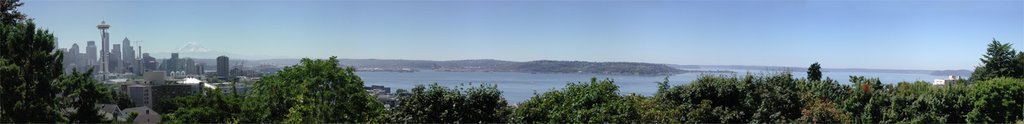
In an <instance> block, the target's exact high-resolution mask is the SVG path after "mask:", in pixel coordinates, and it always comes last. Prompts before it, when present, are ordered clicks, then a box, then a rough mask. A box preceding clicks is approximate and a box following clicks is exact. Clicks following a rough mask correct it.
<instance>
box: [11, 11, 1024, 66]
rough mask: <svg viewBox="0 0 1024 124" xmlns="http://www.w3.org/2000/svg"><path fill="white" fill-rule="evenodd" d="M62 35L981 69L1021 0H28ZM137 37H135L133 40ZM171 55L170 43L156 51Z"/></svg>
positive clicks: (305, 49)
mask: <svg viewBox="0 0 1024 124" xmlns="http://www.w3.org/2000/svg"><path fill="white" fill-rule="evenodd" d="M25 3H26V4H25V6H23V7H21V8H19V10H21V11H23V12H24V13H26V14H28V15H29V16H30V17H32V18H35V22H36V23H37V24H38V25H40V26H41V27H43V28H46V29H49V30H50V31H51V32H53V33H55V35H56V36H57V38H58V39H59V42H60V43H61V44H60V47H69V46H70V45H71V44H72V43H78V44H80V45H81V46H82V47H84V44H85V42H86V41H89V40H94V41H97V44H98V43H99V42H98V41H99V39H100V36H99V35H100V33H99V31H98V30H97V29H96V28H95V26H96V25H97V24H99V22H100V21H102V20H106V21H107V22H108V23H109V24H110V25H111V26H112V27H111V28H110V33H111V37H112V38H111V39H112V44H114V43H120V41H121V39H123V38H125V37H128V38H129V39H131V40H141V41H143V43H142V44H143V45H144V46H143V47H144V50H145V52H173V51H175V50H176V49H177V48H178V47H181V46H183V45H185V44H186V43H187V42H196V43H199V44H201V45H202V46H205V47H206V48H209V49H212V50H216V51H223V52H230V53H235V54H244V55H255V56H259V57H256V58H252V59H263V58H301V57H313V58H326V57H328V56H339V57H341V58H378V59H421V60H459V59H501V60H512V61H530V60H541V59H548V60H584V61H632V62H653V63H669V64H708V65H776V66H800V67H802V66H807V65H809V64H810V63H813V62H821V63H823V66H825V67H826V68H830V67H831V68H893V69H973V67H974V66H976V65H978V63H979V60H978V58H979V57H981V55H982V54H984V50H985V47H986V44H988V43H989V42H990V41H991V40H992V38H996V39H998V40H1000V41H1003V42H1011V43H1014V44H1016V45H1015V47H1016V48H1017V49H1018V50H1024V49H1022V48H1024V1H1021V0H1007V1H888V0H887V1H867V0H851V1H847V0H842V1H773V2H764V1H746V0H743V1H729V0H727V1H575V0H562V1H535V0H530V1H518V0H507V1H473V0H458V1H319V0H318V1H274V0H270V1H121V0H118V1H62V0H61V1H45V0H43V1H34V0H33V1H25ZM133 45H134V44H133ZM157 58H166V56H157Z"/></svg>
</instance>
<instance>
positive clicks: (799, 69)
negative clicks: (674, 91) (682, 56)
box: [668, 64, 974, 77]
mask: <svg viewBox="0 0 1024 124" xmlns="http://www.w3.org/2000/svg"><path fill="white" fill-rule="evenodd" d="M668 65H669V66H672V67H675V68H680V69H696V70H717V69H730V70H768V71H783V70H789V71H793V72H806V71H807V67H785V66H754V65H676V64H668ZM821 71H825V72H872V73H903V74H929V75H934V76H949V75H956V76H965V77H970V76H971V73H972V72H974V71H971V70H913V69H865V68H822V70H821Z"/></svg>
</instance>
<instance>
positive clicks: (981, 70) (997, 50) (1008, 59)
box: [971, 39, 1024, 81]
mask: <svg viewBox="0 0 1024 124" xmlns="http://www.w3.org/2000/svg"><path fill="white" fill-rule="evenodd" d="M1012 45H1013V44H1010V43H1005V44H1004V43H1000V42H999V41H997V40H996V39H992V43H991V44H989V45H988V49H987V50H986V53H985V55H983V56H982V58H981V63H982V65H981V66H978V67H977V68H975V69H974V73H973V74H971V80H975V81H981V80H988V79H992V78H998V77H1014V78H1024V57H1018V56H1022V55H1018V54H1017V52H1015V51H1014V50H1013V48H1012V47H1011V46H1012Z"/></svg>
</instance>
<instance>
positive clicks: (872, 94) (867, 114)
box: [840, 76, 889, 123]
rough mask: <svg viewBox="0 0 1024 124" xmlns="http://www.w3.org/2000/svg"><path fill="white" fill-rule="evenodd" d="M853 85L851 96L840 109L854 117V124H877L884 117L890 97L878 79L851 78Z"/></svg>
mask: <svg viewBox="0 0 1024 124" xmlns="http://www.w3.org/2000/svg"><path fill="white" fill-rule="evenodd" d="M850 82H851V83H853V86H852V89H850V94H849V96H848V97H847V98H846V99H845V100H843V102H842V104H840V108H842V109H843V110H844V111H846V112H849V114H850V115H852V116H853V117H852V119H853V123H876V122H879V121H880V120H881V118H882V115H883V109H884V108H886V107H888V106H889V101H888V100H889V96H888V94H886V93H883V92H885V89H884V86H883V85H882V83H881V81H879V80H878V78H865V77H863V76H850Z"/></svg>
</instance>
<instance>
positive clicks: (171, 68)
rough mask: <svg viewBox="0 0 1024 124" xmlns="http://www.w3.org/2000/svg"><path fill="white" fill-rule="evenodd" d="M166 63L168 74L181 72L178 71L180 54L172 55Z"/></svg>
mask: <svg viewBox="0 0 1024 124" xmlns="http://www.w3.org/2000/svg"><path fill="white" fill-rule="evenodd" d="M166 63H167V64H166V65H167V72H175V71H179V70H178V53H171V59H168V60H167V62H166Z"/></svg>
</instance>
